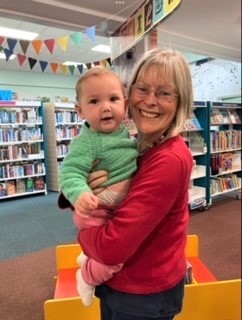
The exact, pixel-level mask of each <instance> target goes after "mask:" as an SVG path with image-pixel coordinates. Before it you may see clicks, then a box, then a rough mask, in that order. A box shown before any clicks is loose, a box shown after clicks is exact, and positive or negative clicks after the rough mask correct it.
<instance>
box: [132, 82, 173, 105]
mask: <svg viewBox="0 0 242 320" xmlns="http://www.w3.org/2000/svg"><path fill="white" fill-rule="evenodd" d="M132 88H133V89H134V93H135V94H136V95H137V96H139V97H140V98H146V97H148V96H149V95H150V93H151V92H154V95H155V97H156V99H157V100H158V101H159V102H164V101H165V102H171V101H172V100H174V99H175V98H176V97H177V94H175V93H173V92H170V91H169V90H168V89H165V88H161V87H160V88H157V89H156V90H154V89H150V88H149V87H148V86H146V85H144V84H142V83H135V84H133V85H132Z"/></svg>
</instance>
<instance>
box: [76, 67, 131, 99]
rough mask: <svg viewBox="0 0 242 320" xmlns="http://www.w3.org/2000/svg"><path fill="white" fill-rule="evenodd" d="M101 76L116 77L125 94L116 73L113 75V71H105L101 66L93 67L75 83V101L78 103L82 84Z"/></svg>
mask: <svg viewBox="0 0 242 320" xmlns="http://www.w3.org/2000/svg"><path fill="white" fill-rule="evenodd" d="M101 75H111V76H114V77H116V78H117V80H118V81H119V82H120V86H121V89H122V91H123V94H124V93H125V88H124V84H123V82H122V80H121V79H120V77H119V76H118V75H117V73H115V72H114V71H113V70H111V69H107V68H105V67H103V66H95V67H93V68H91V69H89V70H88V71H86V72H85V73H84V75H83V76H81V78H80V79H79V80H78V81H77V83H76V101H78V100H79V98H80V94H81V86H82V83H83V82H84V81H85V80H86V79H88V78H90V77H99V76H101Z"/></svg>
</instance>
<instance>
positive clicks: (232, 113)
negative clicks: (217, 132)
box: [228, 109, 241, 123]
mask: <svg viewBox="0 0 242 320" xmlns="http://www.w3.org/2000/svg"><path fill="white" fill-rule="evenodd" d="M228 113H229V117H230V120H231V122H232V123H241V120H240V117H239V114H238V112H237V110H236V109H228Z"/></svg>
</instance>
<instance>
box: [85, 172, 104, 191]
mask: <svg viewBox="0 0 242 320" xmlns="http://www.w3.org/2000/svg"><path fill="white" fill-rule="evenodd" d="M107 180H108V172H107V171H105V170H99V171H95V172H91V173H89V175H88V178H87V182H88V185H89V187H90V188H91V189H92V192H93V194H95V195H97V194H99V193H100V192H102V191H103V190H104V189H105V188H104V187H101V185H102V184H103V183H104V182H106V181H107Z"/></svg>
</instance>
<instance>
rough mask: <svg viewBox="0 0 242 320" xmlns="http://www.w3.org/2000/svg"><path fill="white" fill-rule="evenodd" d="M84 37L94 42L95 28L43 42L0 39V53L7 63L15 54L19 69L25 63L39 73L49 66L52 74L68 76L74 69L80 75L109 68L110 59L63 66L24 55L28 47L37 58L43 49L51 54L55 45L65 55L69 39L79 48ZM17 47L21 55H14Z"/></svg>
mask: <svg viewBox="0 0 242 320" xmlns="http://www.w3.org/2000/svg"><path fill="white" fill-rule="evenodd" d="M84 35H86V36H87V37H88V38H89V39H90V40H91V41H92V42H95V41H96V27H95V26H92V27H89V28H86V29H85V30H84V32H74V33H72V34H70V35H69V36H63V37H60V38H58V39H45V40H40V39H38V40H33V41H28V40H17V39H12V38H5V37H0V52H4V54H5V56H6V61H7V62H8V61H10V57H11V55H13V54H15V55H16V56H17V58H18V63H19V66H20V67H21V66H23V65H24V63H26V61H27V62H28V64H29V68H30V70H33V69H34V67H35V66H36V65H39V66H40V68H41V71H42V72H45V71H46V70H47V67H48V66H49V67H50V68H51V70H52V72H53V73H54V74H56V73H58V71H60V72H61V73H62V74H67V73H68V72H69V73H70V74H72V75H73V74H74V72H75V70H76V69H77V70H78V72H79V73H80V74H82V73H83V69H84V68H87V69H90V68H92V67H93V66H95V65H103V66H105V67H106V68H108V67H110V66H111V59H110V58H107V59H104V60H101V61H95V62H88V63H85V64H80V65H69V66H65V65H63V64H61V63H57V62H48V61H43V60H37V59H35V58H33V57H28V56H27V55H26V54H27V51H28V49H29V47H30V45H31V46H32V47H33V49H34V51H35V53H36V54H37V56H39V55H40V54H41V53H42V52H43V50H44V48H46V49H47V51H48V52H49V53H50V54H53V53H54V52H55V49H56V45H58V46H59V47H60V48H61V50H62V51H63V52H64V53H66V52H67V50H68V45H69V42H70V39H71V40H72V42H73V43H74V44H75V45H76V46H78V47H80V48H81V47H82V43H83V40H84ZM4 43H6V44H7V46H8V47H3V44H4ZM17 45H19V47H20V48H21V50H22V53H14V49H15V48H16V46H17Z"/></svg>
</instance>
